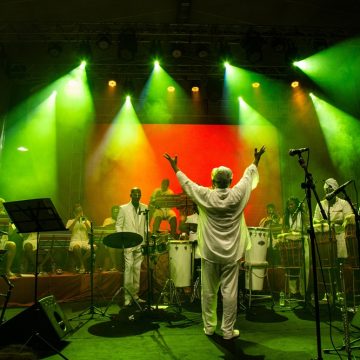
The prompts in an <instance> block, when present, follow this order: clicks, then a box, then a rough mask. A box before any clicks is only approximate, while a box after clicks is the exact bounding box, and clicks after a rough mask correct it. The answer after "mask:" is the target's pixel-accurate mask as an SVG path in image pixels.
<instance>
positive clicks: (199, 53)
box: [196, 45, 209, 59]
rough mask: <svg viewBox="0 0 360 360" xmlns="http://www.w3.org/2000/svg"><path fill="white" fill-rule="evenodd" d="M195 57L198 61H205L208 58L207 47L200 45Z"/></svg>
mask: <svg viewBox="0 0 360 360" xmlns="http://www.w3.org/2000/svg"><path fill="white" fill-rule="evenodd" d="M196 52H197V56H198V57H199V58H200V59H205V58H207V57H208V56H209V48H208V46H206V45H200V46H199V47H198V48H197V50H196Z"/></svg>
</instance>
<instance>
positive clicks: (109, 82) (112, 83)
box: [108, 80, 117, 88]
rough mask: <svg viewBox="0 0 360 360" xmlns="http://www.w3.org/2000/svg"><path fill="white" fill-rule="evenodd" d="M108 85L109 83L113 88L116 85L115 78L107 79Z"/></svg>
mask: <svg viewBox="0 0 360 360" xmlns="http://www.w3.org/2000/svg"><path fill="white" fill-rule="evenodd" d="M108 85H109V87H111V88H114V87H116V85H117V84H116V81H115V80H109V81H108Z"/></svg>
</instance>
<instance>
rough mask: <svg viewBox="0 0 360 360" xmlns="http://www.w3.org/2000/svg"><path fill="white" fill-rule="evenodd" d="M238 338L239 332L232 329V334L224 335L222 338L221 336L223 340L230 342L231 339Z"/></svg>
mask: <svg viewBox="0 0 360 360" xmlns="http://www.w3.org/2000/svg"><path fill="white" fill-rule="evenodd" d="M239 336H240V331H239V330H237V329H234V330H233V331H232V334H229V335H224V336H223V339H224V340H231V339H235V338H237V337H239Z"/></svg>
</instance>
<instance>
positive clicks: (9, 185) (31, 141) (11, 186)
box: [1, 91, 58, 199]
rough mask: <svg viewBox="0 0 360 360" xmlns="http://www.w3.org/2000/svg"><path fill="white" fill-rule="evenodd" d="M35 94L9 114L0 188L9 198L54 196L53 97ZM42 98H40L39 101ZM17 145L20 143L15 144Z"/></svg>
mask: <svg viewBox="0 0 360 360" xmlns="http://www.w3.org/2000/svg"><path fill="white" fill-rule="evenodd" d="M46 93H48V91H45V92H43V93H39V94H36V95H35V96H33V97H32V98H31V99H28V100H27V101H26V102H25V103H24V104H22V105H21V106H19V107H18V108H17V109H15V110H14V111H13V112H12V113H11V114H9V118H8V120H9V123H13V126H12V127H11V128H9V129H8V130H7V135H6V140H5V143H4V149H3V154H2V163H1V166H2V167H3V168H4V169H6V175H5V176H4V177H3V178H2V179H1V188H2V191H3V193H6V194H7V197H9V198H13V199H20V198H24V199H26V198H33V197H51V198H53V199H55V198H56V196H57V190H58V189H57V158H56V157H57V152H56V115H55V97H54V96H53V95H49V94H48V97H47V98H44V95H45V94H46ZM41 99H42V101H41ZM19 144H21V145H19Z"/></svg>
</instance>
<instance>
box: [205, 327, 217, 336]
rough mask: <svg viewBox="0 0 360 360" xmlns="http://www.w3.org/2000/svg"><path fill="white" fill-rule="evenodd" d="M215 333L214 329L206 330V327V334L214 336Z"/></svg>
mask: <svg viewBox="0 0 360 360" xmlns="http://www.w3.org/2000/svg"><path fill="white" fill-rule="evenodd" d="M214 333H215V331H214V330H206V329H205V328H204V334H205V335H206V336H213V335H214Z"/></svg>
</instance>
